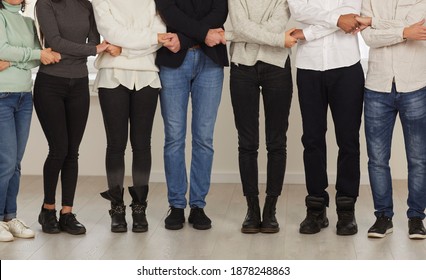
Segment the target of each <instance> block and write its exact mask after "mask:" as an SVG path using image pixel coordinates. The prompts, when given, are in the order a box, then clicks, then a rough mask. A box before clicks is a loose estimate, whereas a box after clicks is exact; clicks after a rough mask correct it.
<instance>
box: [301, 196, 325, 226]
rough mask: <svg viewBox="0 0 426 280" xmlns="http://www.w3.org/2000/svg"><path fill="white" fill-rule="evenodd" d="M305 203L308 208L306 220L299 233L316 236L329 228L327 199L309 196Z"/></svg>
mask: <svg viewBox="0 0 426 280" xmlns="http://www.w3.org/2000/svg"><path fill="white" fill-rule="evenodd" d="M305 203H306V207H307V210H306V218H305V219H304V220H303V222H302V223H301V224H300V228H299V232H300V233H303V234H314V233H318V232H320V231H321V229H322V228H326V227H328V219H327V214H326V203H325V199H324V198H323V197H314V196H307V197H306V199H305Z"/></svg>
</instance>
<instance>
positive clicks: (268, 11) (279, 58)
mask: <svg viewBox="0 0 426 280" xmlns="http://www.w3.org/2000/svg"><path fill="white" fill-rule="evenodd" d="M228 6H229V17H230V19H231V24H232V28H233V29H232V31H226V32H225V37H226V40H227V41H231V49H230V54H231V62H233V63H236V64H243V65H247V66H252V65H254V64H256V62H257V61H263V62H266V63H269V64H272V65H276V66H279V67H284V65H285V61H286V60H287V57H288V55H289V54H290V50H289V49H287V48H285V47H284V33H285V30H286V25H287V22H288V20H289V18H290V11H289V9H288V4H287V0H228Z"/></svg>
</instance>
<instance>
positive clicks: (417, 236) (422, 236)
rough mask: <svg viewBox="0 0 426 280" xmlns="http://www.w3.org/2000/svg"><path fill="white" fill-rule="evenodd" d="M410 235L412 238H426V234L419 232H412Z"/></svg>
mask: <svg viewBox="0 0 426 280" xmlns="http://www.w3.org/2000/svg"><path fill="white" fill-rule="evenodd" d="M408 237H409V238H410V239H426V235H423V234H418V233H416V234H410V235H408Z"/></svg>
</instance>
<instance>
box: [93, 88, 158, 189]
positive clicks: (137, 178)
mask: <svg viewBox="0 0 426 280" xmlns="http://www.w3.org/2000/svg"><path fill="white" fill-rule="evenodd" d="M158 93H159V89H157V88H151V87H149V86H148V87H144V88H142V89H140V90H130V89H128V88H126V87H124V86H122V85H120V86H118V87H116V88H114V89H107V88H99V101H100V105H101V109H102V115H103V119H104V124H105V131H106V137H107V149H106V160H105V164H106V172H107V180H108V187H109V188H113V187H116V186H119V187H120V188H122V187H123V181H124V151H125V150H126V146H127V139H128V134H129V121H130V144H131V145H132V153H133V164H132V177H133V185H134V186H147V185H148V182H149V176H150V173H151V132H152V124H153V121H154V115H155V110H156V108H157V100H158Z"/></svg>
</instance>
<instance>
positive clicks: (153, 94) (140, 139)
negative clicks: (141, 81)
mask: <svg viewBox="0 0 426 280" xmlns="http://www.w3.org/2000/svg"><path fill="white" fill-rule="evenodd" d="M158 93H159V89H158V88H152V87H150V86H147V87H144V88H142V89H141V90H139V91H135V92H133V93H132V94H131V95H130V142H131V143H132V146H133V147H136V146H138V145H142V146H143V147H144V146H146V145H149V144H150V143H151V132H152V125H153V122H154V116H155V111H156V109H157V101H158Z"/></svg>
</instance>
